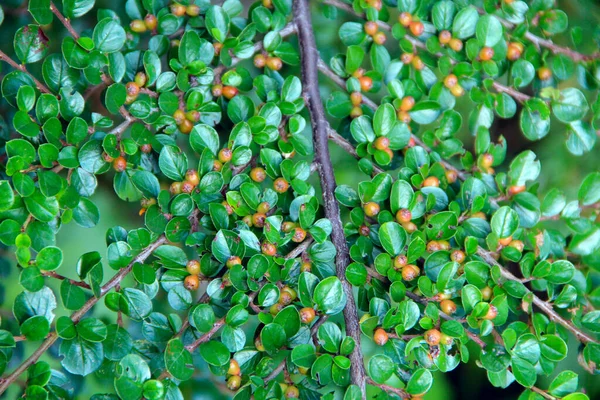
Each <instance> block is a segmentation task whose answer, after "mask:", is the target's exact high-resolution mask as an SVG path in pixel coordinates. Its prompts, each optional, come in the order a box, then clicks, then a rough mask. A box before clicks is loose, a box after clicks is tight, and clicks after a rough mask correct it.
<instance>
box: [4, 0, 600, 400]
mask: <svg viewBox="0 0 600 400" xmlns="http://www.w3.org/2000/svg"><path fill="white" fill-rule="evenodd" d="M124 3H125V1H124V0H97V1H96V4H97V6H98V7H101V8H110V9H113V10H115V11H116V12H118V13H119V15H121V16H122V17H123V18H124V20H125V21H127V17H126V15H125V13H124ZM558 4H559V7H560V8H561V9H563V10H564V11H565V12H567V14H568V15H569V17H570V26H580V27H582V28H583V30H584V37H591V35H592V33H593V31H594V29H595V28H597V24H598V21H600V4H599V3H598V2H596V1H592V0H563V1H559V2H558ZM0 5H2V7H3V9H4V12H5V21H4V23H3V25H2V26H0V37H1V38H3V40H1V41H0V48H1V49H2V50H3V51H4V52H6V53H7V54H11V55H14V53H13V50H12V39H11V38H12V37H13V35H14V32H15V31H16V30H17V29H18V28H19V27H20V26H22V25H24V24H26V23H31V17H30V15H29V14H28V13H27V12H26V9H27V1H20V0H0ZM319 7H321V5H320V4H319V3H318V2H315V3H314V6H313V24H314V25H315V26H316V27H318V30H317V35H316V37H317V42H318V45H319V49H320V52H321V56H322V58H323V59H325V60H328V59H329V58H330V57H331V56H333V55H335V54H337V53H338V52H341V51H342V45H341V43H339V39H338V35H337V29H338V27H339V25H340V23H341V22H344V20H346V19H347V18H346V17H347V16H346V15H344V13H342V12H340V13H339V18H338V20H337V21H334V22H332V21H331V20H329V19H325V18H324V17H323V16H322V13H320V12H319V10H318V9H319ZM94 22H95V13H94V12H90V13H88V14H87V15H86V16H85V17H84V18H82V19H80V20H77V21H74V23H73V25H74V28H75V29H76V30H78V31H79V32H83V33H85V30H86V29H87V28H88V27H90V26H93V23H94ZM45 31H46V32H47V34H48V36H49V37H50V38H51V42H52V43H53V49H52V51H57V50H59V44H60V40H57V38H60V37H62V35H64V34H66V32H64V29H63V28H62V26H60V25H59V24H58V22H57V21H55V22H54V24H53V25H52V26H49V27H47V28H45ZM52 39H54V40H52ZM291 40H292V41H293V40H294V39H291ZM557 41H558V42H561V43H565V44H568V41H567V38H558V39H557ZM393 42H394V41H393V40H388V43H387V44H388V47H389V50H390V53H391V54H392V57H397V56H398V55H399V49H398V48H397V47H393ZM586 45H587V48H586V47H585V46H586ZM597 50H598V49H597V48H593V42H592V41H591V40H589V41H587V42H586V43H584V48H583V49H582V51H584V52H594V51H597ZM13 58H14V57H13ZM40 67H41V63H37V64H34V65H31V66H28V69H29V70H30V71H32V72H34V73H35V74H36V75H37V76H41V75H40V74H39V69H40ZM286 68H289V67H286ZM6 72H8V67H7V65H6V64H2V66H1V69H0V75H1V76H3V74H4V73H6ZM283 72H284V74H285V72H286V71H285V69H284V71H283ZM291 72H292V73H294V74H298V75H299V71H294V70H292V71H291ZM569 84H570V82H565V83H564V85H569ZM321 89H322V98H327V96H328V94H329V93H330V92H331V91H332V90H336V89H337V88H335V87H334V86H332V85H331V83H330V82H327V81H326V80H325V79H323V81H322V87H321ZM587 94H588V95H589V94H590V93H587ZM594 100H595V98H591V101H592V102H593V101H594ZM471 107H472V105H471V104H470V102H469V101H468V100H467V99H465V98H463V99H461V101H460V102H459V106H458V110H459V111H460V112H461V113H462V114H463V116H464V117H465V118H466V116H467V115H468V113H469V112H470V109H471ZM12 113H13V111H12V109H11V108H10V107H8V105H7V104H6V102H5V101H4V100H0V115H1V116H2V117H4V119H5V120H6V121H7V122H8V123H9V126H10V121H11V119H12ZM517 115H518V113H517ZM332 122H333V126H334V127H335V126H336V123H337V121H332ZM10 129H11V130H12V128H10ZM492 132H493V134H492V138H494V137H497V135H500V134H502V135H504V136H505V138H506V139H507V141H508V150H509V154H508V155H507V159H508V160H510V159H511V158H512V156H514V155H516V154H518V153H519V152H521V151H523V150H525V149H531V150H533V151H534V152H535V153H536V154H537V155H538V157H539V159H540V160H541V163H542V173H541V174H540V178H539V180H538V183H539V187H540V189H539V190H540V194H542V195H543V194H544V193H545V192H546V191H547V190H548V189H550V188H552V187H559V188H562V189H563V190H564V191H565V192H566V194H567V196H568V198H569V199H571V200H572V199H575V198H576V193H577V190H578V188H579V183H580V182H581V181H582V180H583V178H584V177H585V175H586V174H588V173H589V172H591V171H597V170H599V169H600V145H596V147H595V148H594V150H593V151H592V152H590V153H588V154H586V155H584V156H582V157H574V156H571V155H570V154H569V153H568V151H567V149H566V147H565V145H564V142H565V140H566V134H565V132H564V130H563V129H561V126H560V124H554V125H553V130H552V131H551V133H550V134H549V135H548V136H547V137H546V138H544V139H543V140H541V141H539V142H529V141H527V140H526V139H525V138H524V137H523V136H522V134H521V133H520V130H519V127H518V119H517V118H514V119H512V120H501V121H500V120H498V119H497V120H496V122H495V126H494V127H493V129H492ZM461 139H462V140H463V141H464V142H465V144H466V147H467V148H469V149H470V148H472V138H471V136H470V134H469V132H468V131H467V130H466V129H463V132H462V136H461ZM330 150H331V157H332V161H333V165H334V166H335V168H336V177H337V180H338V184H348V185H351V186H354V187H356V186H357V183H358V182H359V181H360V180H363V179H366V178H367V176H366V175H364V174H363V173H361V172H360V171H359V170H358V169H357V166H356V161H355V160H354V159H353V158H351V157H350V156H348V155H347V154H346V153H345V152H343V151H342V150H340V149H339V148H337V147H336V146H335V145H331V147H330ZM507 165H508V163H505V164H504V165H503V166H501V167H498V168H497V171H502V170H505V169H506V168H507ZM315 183H316V184H317V186H318V182H315ZM94 202H95V203H96V204H97V205H98V206H99V208H100V213H101V219H100V223H99V224H98V225H97V226H96V227H95V228H92V229H85V228H81V227H79V226H77V225H76V224H75V223H70V224H68V225H66V226H64V227H63V228H62V230H61V232H60V234H59V235H58V239H57V246H59V247H61V248H62V249H63V251H64V252H65V260H64V263H63V266H62V267H61V271H60V272H61V273H62V274H64V275H66V276H68V277H72V278H76V273H75V264H76V262H77V260H78V258H79V257H80V255H81V254H83V253H86V252H90V251H99V252H100V253H101V254H104V253H105V251H106V244H105V233H106V231H107V229H108V228H110V227H112V226H115V225H120V226H123V227H124V228H126V229H131V228H136V227H139V226H142V225H143V218H142V217H139V216H138V213H137V211H138V210H139V206H138V204H135V203H131V204H127V203H124V202H122V201H120V200H118V198H117V197H116V196H114V192H113V190H112V180H111V177H110V176H106V175H105V176H101V177H99V188H98V190H97V192H96V194H95V195H94ZM0 257H1V258H0V279H1V284H0V316H1V317H2V324H1V327H2V329H9V330H11V331H12V332H13V333H15V334H18V327H16V326H15V325H14V323H13V322H11V318H12V311H11V308H12V303H13V299H14V298H15V296H16V295H17V294H18V293H19V292H20V291H21V288H20V286H19V284H18V274H19V270H18V269H17V268H16V266H15V265H14V261H13V260H12V257H11V250H10V249H0ZM111 274H112V273H111V270H110V269H108V268H107V270H106V272H105V276H110V275H111ZM48 281H49V283H50V285H51V287H52V288H53V289H57V288H58V285H57V283H56V282H51V281H50V280H48ZM55 293H56V290H55ZM59 302H60V300H59ZM159 302H160V301H159ZM159 302H157V303H159ZM101 303H102V302H100V303H99V305H98V306H96V308H95V309H94V313H95V315H97V316H99V317H102V316H103V315H105V316H107V317H108V316H109V315H111V313H108V312H107V311H106V309H104V306H103V304H101ZM60 309H61V307H60V306H59V307H58V309H57V311H60ZM60 315H61V314H58V315H57V316H60ZM107 321H109V320H108V319H107ZM129 329H130V331H132V332H138V333H139V330H140V324H136V323H132V324H130V326H129ZM137 336H138V337H141V334H138V335H137ZM248 336H249V337H251V335H248ZM569 345H570V351H569V356H568V357H567V359H565V360H564V361H563V362H562V363H561V364H560V366H559V368H557V373H558V372H559V371H561V370H565V369H571V370H573V371H575V372H577V373H580V374H581V375H580V385H581V386H583V387H585V388H586V389H587V390H588V394H589V396H590V398H591V399H594V398H600V380H599V379H595V378H594V377H593V376H591V375H589V374H587V373H585V372H584V371H583V370H582V368H581V367H580V366H579V365H578V363H577V359H576V354H577V345H578V343H577V342H576V341H575V340H574V339H572V338H571V340H570V343H569ZM34 348H35V344H33V345H32V344H29V345H27V347H25V348H24V347H23V346H21V345H19V346H18V347H17V350H16V356H15V357H14V359H22V357H23V355H29V354H30V353H31V352H32V351H33V349H34ZM471 350H472V352H474V353H476V352H478V349H476V348H472V349H471ZM374 351H375V349H374V348H372V347H369V345H366V347H365V354H366V356H367V357H369V356H370V355H372V354H374ZM57 354H58V347H57V346H54V347H53V348H52V349H51V351H50V352H49V354H47V355H45V356H44V357H43V359H44V360H46V361H49V362H52V363H54V365H58V359H57ZM14 367H15V365H14V364H12V365H10V366H9V368H8V370H9V371H11V370H12V369H14ZM198 367H199V368H198V373H197V379H195V380H193V381H190V382H186V383H184V384H182V389H183V391H184V394H185V398H186V399H188V398H189V399H220V398H227V397H229V395H228V394H227V391H226V389H224V380H223V379H220V380H218V378H210V373H209V371H208V370H207V368H206V366H202V365H199V366H198ZM95 375H96V376H95V377H87V378H86V379H85V384H83V380H82V379H81V377H75V376H74V377H72V382H73V385H74V387H75V388H76V389H75V391H76V393H78V395H77V398H80V399H86V398H89V397H90V396H91V395H92V394H93V393H97V392H102V391H112V390H111V389H109V388H110V387H112V382H111V381H110V379H104V378H103V377H102V375H101V374H95ZM552 378H553V377H552V376H551V377H549V378H544V377H540V378H539V379H538V383H537V385H538V386H539V387H542V388H545V387H547V385H548V383H549V382H550V380H551V379H552ZM211 379H213V380H211ZM21 383H23V382H21ZM20 390H21V389H20V388H19V387H13V388H12V389H11V390H9V391H8V393H7V394H5V396H4V397H3V398H7V399H12V398H16V397H17V396H18V393H20ZM521 391H522V388H521V387H520V386H519V385H518V384H516V383H515V384H513V385H511V386H510V387H509V388H508V389H506V390H502V389H495V388H493V387H491V385H490V384H489V382H488V381H487V378H486V376H485V371H484V370H482V369H480V368H478V367H477V366H476V365H475V364H474V363H470V364H468V365H463V364H461V365H460V366H459V367H458V368H457V369H456V370H455V371H453V372H452V373H449V374H445V375H444V374H436V379H435V384H434V386H433V388H432V390H431V392H430V393H429V394H428V395H427V396H425V399H428V400H434V399H440V400H441V399H444V400H454V399H456V400H458V399H479V398H486V399H488V400H493V399H516V398H517V397H518V395H519V394H520V393H521Z"/></svg>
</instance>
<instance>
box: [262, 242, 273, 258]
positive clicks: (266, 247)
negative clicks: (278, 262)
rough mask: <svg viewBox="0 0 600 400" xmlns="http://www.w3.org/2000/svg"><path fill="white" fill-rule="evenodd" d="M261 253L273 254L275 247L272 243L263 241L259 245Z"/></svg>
mask: <svg viewBox="0 0 600 400" xmlns="http://www.w3.org/2000/svg"><path fill="white" fill-rule="evenodd" d="M260 249H261V250H262V253H263V254H264V255H266V256H274V255H275V253H277V247H275V245H274V244H273V243H269V242H263V244H262V245H261V246H260Z"/></svg>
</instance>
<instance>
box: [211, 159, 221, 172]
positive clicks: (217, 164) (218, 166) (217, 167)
mask: <svg viewBox="0 0 600 400" xmlns="http://www.w3.org/2000/svg"><path fill="white" fill-rule="evenodd" d="M222 168H223V163H222V162H221V161H219V160H214V161H213V170H214V171H217V172H219V171H220V170H221V169H222Z"/></svg>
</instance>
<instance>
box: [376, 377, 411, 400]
mask: <svg viewBox="0 0 600 400" xmlns="http://www.w3.org/2000/svg"><path fill="white" fill-rule="evenodd" d="M368 382H369V385H371V386H377V387H378V388H379V389H381V390H383V391H384V392H386V393H390V392H391V393H395V394H397V395H398V396H400V398H403V399H410V398H411V396H410V394H408V393H407V392H406V390H404V389H400V388H395V387H393V386H390V385H385V384H383V383H376V382H375V381H374V380H373V379H371V378H368Z"/></svg>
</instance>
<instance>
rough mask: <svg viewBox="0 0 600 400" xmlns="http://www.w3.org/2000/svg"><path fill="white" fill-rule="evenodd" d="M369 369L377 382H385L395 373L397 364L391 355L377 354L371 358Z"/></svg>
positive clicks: (372, 377)
mask: <svg viewBox="0 0 600 400" xmlns="http://www.w3.org/2000/svg"><path fill="white" fill-rule="evenodd" d="M367 369H368V371H369V375H370V376H371V379H373V381H374V382H375V383H385V381H387V380H388V379H390V377H391V376H392V375H393V374H394V371H395V369H396V365H395V364H394V361H393V360H392V359H391V358H390V357H388V356H386V355H384V354H376V355H375V356H373V357H371V359H370V360H369V364H368V366H367Z"/></svg>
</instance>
